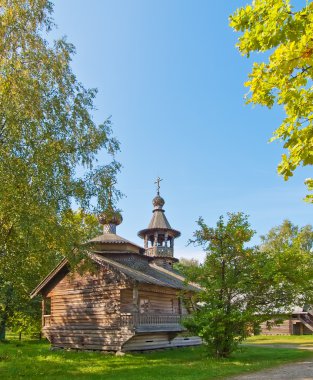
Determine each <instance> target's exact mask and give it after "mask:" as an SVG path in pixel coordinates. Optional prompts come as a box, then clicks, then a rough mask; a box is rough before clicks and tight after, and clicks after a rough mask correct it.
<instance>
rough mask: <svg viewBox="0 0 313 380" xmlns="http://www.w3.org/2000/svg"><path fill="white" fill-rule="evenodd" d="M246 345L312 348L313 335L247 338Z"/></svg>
mask: <svg viewBox="0 0 313 380" xmlns="http://www.w3.org/2000/svg"><path fill="white" fill-rule="evenodd" d="M246 343H255V344H295V345H305V346H310V345H312V346H313V335H273V336H271V335H256V336H252V337H250V338H248V339H247V340H246Z"/></svg>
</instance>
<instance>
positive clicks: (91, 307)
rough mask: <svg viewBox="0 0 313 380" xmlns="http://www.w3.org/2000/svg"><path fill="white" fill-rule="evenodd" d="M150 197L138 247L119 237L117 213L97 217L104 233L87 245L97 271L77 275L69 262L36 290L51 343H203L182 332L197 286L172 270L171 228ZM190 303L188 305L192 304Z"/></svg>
mask: <svg viewBox="0 0 313 380" xmlns="http://www.w3.org/2000/svg"><path fill="white" fill-rule="evenodd" d="M164 203H165V202H164V199H163V198H162V197H161V196H160V194H159V187H158V192H157V196H156V197H155V198H154V199H153V206H154V209H153V216H152V219H151V221H150V224H149V226H148V228H146V229H144V230H141V231H139V232H138V236H140V237H141V238H142V239H143V240H144V247H140V246H138V245H136V244H134V243H132V242H130V241H128V240H126V239H124V238H123V237H121V236H119V235H117V234H116V226H117V225H119V224H120V223H121V222H122V217H121V215H120V214H119V213H117V212H111V213H107V214H106V213H104V214H102V215H101V216H100V217H99V221H100V223H101V224H103V234H102V235H100V236H97V237H95V238H94V239H92V240H90V241H89V242H88V243H87V249H88V255H89V257H90V259H91V260H92V261H93V262H94V263H95V266H96V268H97V269H96V271H95V272H93V273H84V274H82V275H80V274H78V273H72V272H71V271H70V266H69V263H68V261H67V260H66V259H64V260H63V261H62V262H61V263H60V264H59V265H58V266H57V267H56V268H55V269H54V270H53V271H52V272H51V273H50V274H49V275H48V276H47V277H46V278H45V279H44V280H43V281H42V282H41V283H40V284H39V285H38V286H37V287H36V289H34V291H33V292H32V294H31V297H35V296H36V295H38V294H41V295H42V329H43V333H44V335H45V336H46V337H47V338H48V340H49V341H50V342H51V344H52V346H54V347H61V348H74V349H83V350H105V351H132V350H146V349H155V348H166V347H177V346H187V345H196V344H200V343H201V340H200V339H199V338H198V337H186V336H185V337H184V336H182V334H180V333H182V332H183V331H184V327H183V325H182V319H183V318H186V316H187V315H188V312H189V310H188V307H187V306H186V305H188V304H190V302H186V300H187V301H188V299H190V298H191V295H192V293H194V292H196V291H197V290H198V288H197V286H196V285H195V284H187V283H186V282H185V278H184V277H182V275H181V274H179V273H178V272H177V271H175V269H173V263H175V262H177V261H178V260H177V259H176V258H174V240H175V238H177V237H179V236H180V232H179V231H177V230H174V229H173V228H172V227H171V226H170V224H169V222H168V220H167V218H166V216H165V213H164V210H163V206H164ZM189 307H190V306H189Z"/></svg>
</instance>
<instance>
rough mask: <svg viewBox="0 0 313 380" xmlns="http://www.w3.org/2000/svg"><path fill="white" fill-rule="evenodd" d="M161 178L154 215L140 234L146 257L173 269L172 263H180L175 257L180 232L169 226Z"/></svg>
mask: <svg viewBox="0 0 313 380" xmlns="http://www.w3.org/2000/svg"><path fill="white" fill-rule="evenodd" d="M160 181H162V180H161V179H160V178H157V180H156V182H155V183H156V184H157V195H156V196H155V197H154V198H153V200H152V204H153V207H154V208H153V211H152V212H153V215H152V219H151V221H150V223H149V225H148V228H146V229H144V230H141V231H139V232H138V236H139V237H141V238H142V239H144V248H145V255H146V256H150V257H154V258H155V260H154V261H155V262H156V263H157V264H158V265H161V266H163V267H165V268H169V269H170V268H171V267H172V263H173V262H175V261H178V260H177V259H176V258H175V257H174V240H175V239H176V238H177V237H179V236H180V232H179V231H177V230H174V229H173V228H172V227H171V225H170V224H169V222H168V220H167V218H166V216H165V211H164V210H163V206H164V204H165V201H164V199H163V198H162V197H161V196H160Z"/></svg>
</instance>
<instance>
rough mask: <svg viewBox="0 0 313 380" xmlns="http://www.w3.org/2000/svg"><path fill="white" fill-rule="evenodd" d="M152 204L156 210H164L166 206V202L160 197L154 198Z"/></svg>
mask: <svg viewBox="0 0 313 380" xmlns="http://www.w3.org/2000/svg"><path fill="white" fill-rule="evenodd" d="M152 204H153V206H154V208H158V209H162V207H163V206H164V204H165V200H164V199H163V198H162V197H160V195H157V196H156V197H154V198H153V201H152Z"/></svg>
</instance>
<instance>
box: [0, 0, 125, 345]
mask: <svg viewBox="0 0 313 380" xmlns="http://www.w3.org/2000/svg"><path fill="white" fill-rule="evenodd" d="M52 10H53V9H52V4H51V2H50V1H48V0H19V1H11V0H3V1H1V12H0V51H1V54H0V178H1V181H0V293H1V301H0V330H1V331H2V332H1V331H0V338H1V337H2V338H3V333H4V329H3V326H4V325H5V323H6V321H7V320H8V318H9V314H8V310H9V309H10V310H11V312H10V315H12V313H13V311H14V308H16V307H17V305H18V304H19V302H18V301H17V300H19V301H20V300H21V299H23V300H25V297H26V294H28V292H29V291H30V290H31V288H32V287H34V286H35V285H36V283H37V282H38V279H39V278H41V277H42V276H43V275H44V274H46V273H47V272H48V271H49V270H51V269H52V267H53V266H54V265H55V263H56V262H57V261H58V260H59V258H60V257H62V256H65V255H67V256H68V257H69V259H72V257H73V247H76V248H77V247H79V245H80V243H81V242H82V241H83V239H84V237H85V234H84V233H83V231H82V228H81V224H80V223H77V221H76V220H75V215H74V214H73V213H72V211H71V207H72V205H73V204H75V205H76V206H77V207H80V208H81V209H82V210H84V212H85V213H87V214H88V212H98V211H100V210H101V211H102V210H104V209H105V208H106V207H107V205H108V202H109V201H110V202H114V201H115V200H117V199H118V198H119V197H120V195H121V194H120V193H119V192H118V191H117V190H116V188H115V183H116V174H117V173H118V171H119V169H120V165H119V163H117V162H116V161H115V158H114V155H115V153H116V152H117V150H118V149H119V144H118V142H117V141H116V139H114V137H113V136H112V129H111V121H110V119H107V120H105V121H104V123H103V124H101V125H96V124H95V122H94V121H93V118H92V112H93V110H94V105H93V102H94V98H95V96H96V90H95V89H85V88H84V86H83V85H82V84H81V83H79V82H78V80H77V79H76V77H75V75H74V73H73V72H72V70H71V67H70V63H71V57H72V55H73V54H74V52H75V49H74V47H73V45H71V44H70V43H68V42H67V41H66V39H65V38H63V39H59V40H57V41H54V43H53V44H49V43H48V42H47V41H46V40H45V38H44V36H45V35H46V34H47V33H48V32H49V31H50V30H51V29H52V28H53V26H54V24H53V22H52V19H51V14H52ZM99 152H101V153H102V154H103V156H104V157H106V162H105V163H104V164H103V165H98V166H97V165H95V164H96V161H97V160H96V159H97V157H98V154H99ZM79 173H82V174H79ZM6 295H7V296H6ZM12 299H15V301H14V303H13V309H12V307H9V305H12V302H11V300H12ZM21 304H22V302H21ZM1 326H2V329H1Z"/></svg>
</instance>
